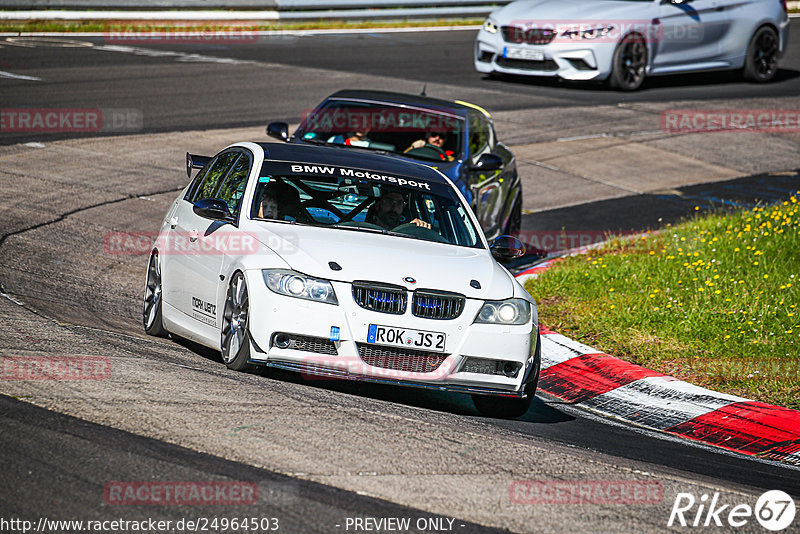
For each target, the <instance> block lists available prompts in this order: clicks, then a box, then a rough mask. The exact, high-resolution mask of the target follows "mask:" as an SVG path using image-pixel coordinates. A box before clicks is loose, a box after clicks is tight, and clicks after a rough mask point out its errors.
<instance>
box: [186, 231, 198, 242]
mask: <svg viewBox="0 0 800 534" xmlns="http://www.w3.org/2000/svg"><path fill="white" fill-rule="evenodd" d="M198 237H200V233H199V232H198V231H197V230H192V231H191V232H189V241H191V242H192V243H194V242H195V241H197V238H198Z"/></svg>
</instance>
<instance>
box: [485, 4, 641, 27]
mask: <svg viewBox="0 0 800 534" xmlns="http://www.w3.org/2000/svg"><path fill="white" fill-rule="evenodd" d="M650 6H651V2H637V1H634V0H570V1H569V2H564V1H563V0H523V1H519V2H512V3H510V4H508V5H507V6H505V7H503V8H501V9H498V10H497V11H495V12H494V13H492V15H491V16H492V18H493V19H495V21H496V22H498V23H499V24H501V25H503V24H511V23H513V22H516V23H517V24H524V23H526V22H529V21H531V22H534V21H542V20H548V21H558V22H563V21H570V20H587V19H595V20H597V21H598V22H609V19H611V18H614V17H617V18H620V19H625V20H629V19H635V18H637V17H646V14H647V12H648V11H649V8H650Z"/></svg>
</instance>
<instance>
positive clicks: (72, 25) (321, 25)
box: [0, 19, 483, 33]
mask: <svg viewBox="0 0 800 534" xmlns="http://www.w3.org/2000/svg"><path fill="white" fill-rule="evenodd" d="M482 23H483V19H466V20H465V19H438V20H413V21H352V22H351V21H344V20H322V19H320V20H310V21H306V22H270V23H267V22H265V23H253V24H231V23H228V22H225V21H220V22H219V23H215V22H202V23H189V22H180V21H176V22H174V23H170V22H155V23H154V22H148V21H111V20H109V21H103V20H80V21H61V20H56V21H49V20H29V21H23V22H20V21H0V32H3V33H34V32H35V33H41V32H93V33H100V32H115V33H119V32H175V31H180V32H189V31H198V32H200V31H217V32H225V31H271V30H272V31H278V30H338V29H370V28H375V29H380V28H419V27H425V28H429V27H435V26H476V25H480V24H482Z"/></svg>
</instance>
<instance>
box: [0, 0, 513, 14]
mask: <svg viewBox="0 0 800 534" xmlns="http://www.w3.org/2000/svg"><path fill="white" fill-rule="evenodd" d="M507 3H508V1H500V2H487V0H376V1H372V2H368V1H366V0H116V1H112V0H0V9H20V10H34V9H110V10H111V9H113V10H119V9H135V10H137V11H145V10H149V9H247V10H251V9H269V10H277V11H300V10H304V11H305V10H328V9H330V10H342V9H373V8H401V9H402V8H411V7H417V8H420V7H421V8H435V7H450V8H456V7H464V6H476V5H482V6H490V5H492V4H494V5H502V4H507Z"/></svg>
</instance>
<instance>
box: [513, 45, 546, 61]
mask: <svg viewBox="0 0 800 534" xmlns="http://www.w3.org/2000/svg"><path fill="white" fill-rule="evenodd" d="M503 52H504V53H503V56H505V57H507V58H510V59H527V60H529V61H542V60H543V59H544V51H543V50H539V49H538V48H510V47H507V48H506V49H505V50H504V51H503Z"/></svg>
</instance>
